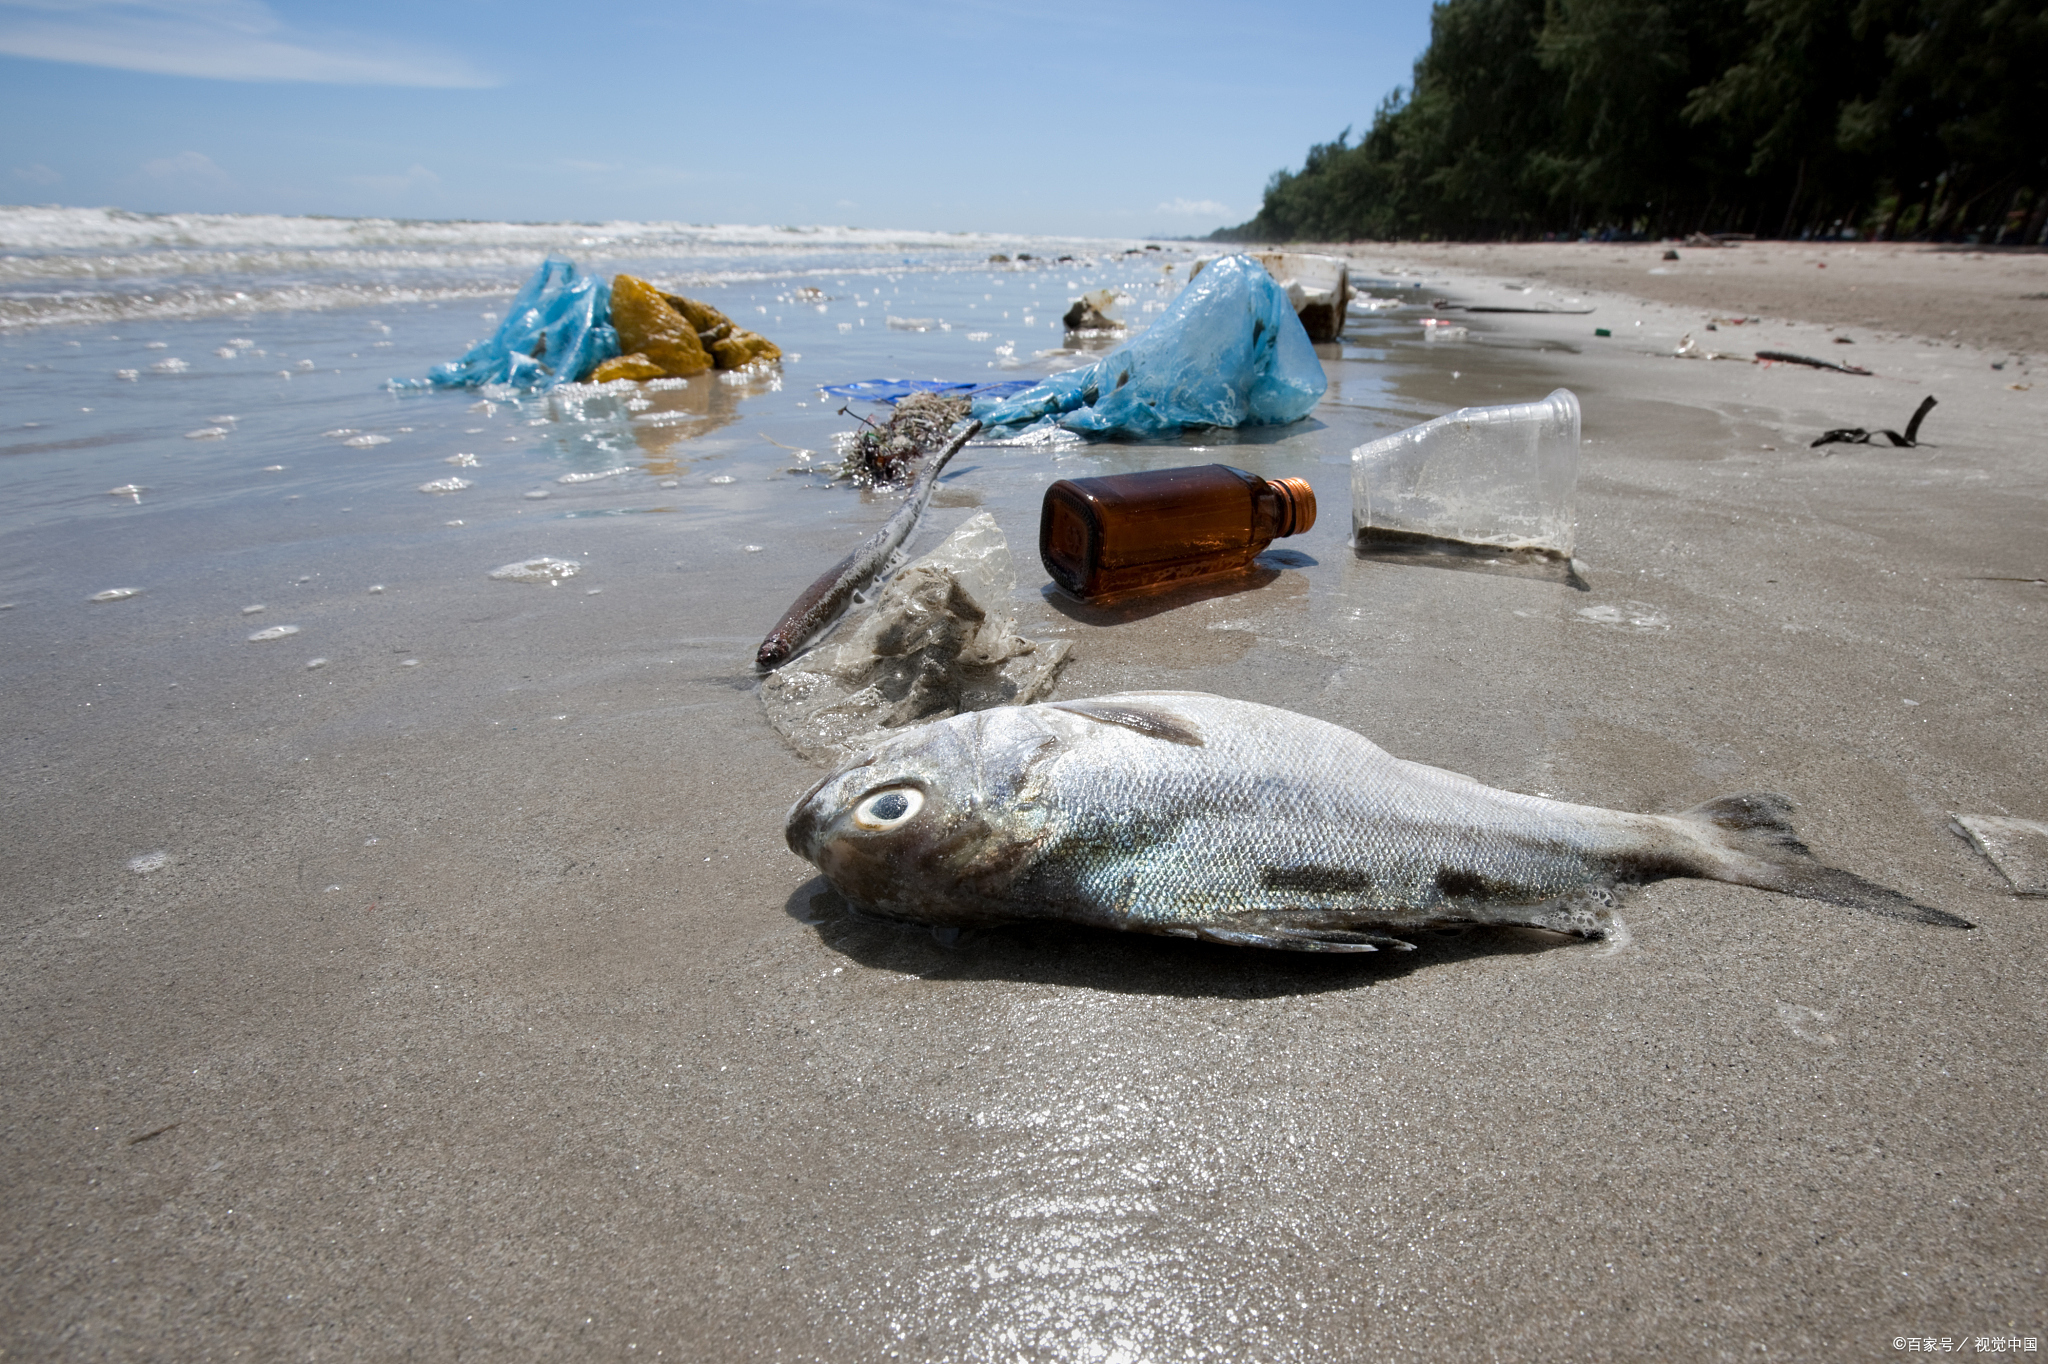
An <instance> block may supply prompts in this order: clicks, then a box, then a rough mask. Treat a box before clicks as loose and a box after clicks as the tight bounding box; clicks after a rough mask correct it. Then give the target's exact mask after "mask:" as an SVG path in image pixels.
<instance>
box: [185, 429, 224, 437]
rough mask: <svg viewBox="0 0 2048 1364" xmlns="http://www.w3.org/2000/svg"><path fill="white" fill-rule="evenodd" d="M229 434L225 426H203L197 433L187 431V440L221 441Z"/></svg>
mask: <svg viewBox="0 0 2048 1364" xmlns="http://www.w3.org/2000/svg"><path fill="white" fill-rule="evenodd" d="M227 434H228V429H227V428H226V427H225V426H202V427H200V428H199V429H198V430H197V431H187V432H186V433H185V439H186V440H221V439H223V438H225V437H226V436H227Z"/></svg>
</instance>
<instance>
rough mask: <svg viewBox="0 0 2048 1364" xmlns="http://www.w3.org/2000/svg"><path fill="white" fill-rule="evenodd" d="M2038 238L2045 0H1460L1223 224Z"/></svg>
mask: <svg viewBox="0 0 2048 1364" xmlns="http://www.w3.org/2000/svg"><path fill="white" fill-rule="evenodd" d="M1695 232H1704V233H1727V234H1745V233H1746V234H1751V235H1755V236H1759V237H1810V236H1846V235H1850V234H1854V235H1856V236H1858V237H1861V238H1865V239H1869V238H1877V239H1918V240H1944V241H1964V240H1976V241H1980V242H1987V243H1990V242H1996V243H2005V244H2013V243H2024V244H2041V243H2043V240H2044V234H2048V0H1441V2H1440V3H1439V4H1438V5H1437V6H1436V9H1435V11H1434V14H1433V15H1432V17H1431V21H1430V42H1429V47H1428V48H1427V50H1425V51H1424V52H1423V54H1422V56H1421V57H1420V58H1419V59H1418V60H1417V61H1416V63H1415V74H1414V79H1413V83H1412V84H1411V86H1410V87H1409V88H1408V89H1407V90H1405V91H1403V90H1396V91H1394V92H1393V93H1392V94H1391V95H1389V96H1388V97H1387V98H1386V100H1385V101H1384V102H1382V103H1381V105H1380V107H1379V110H1378V112H1377V113H1376V114H1375V115H1374V117H1373V120H1372V125H1371V127H1370V128H1369V129H1368V130H1367V132H1366V133H1365V135H1364V136H1363V137H1362V138H1360V139H1358V140H1357V141H1355V142H1354V141H1353V140H1352V138H1351V130H1350V129H1348V128H1347V129H1346V130H1345V131H1344V132H1343V133H1340V134H1339V135H1338V136H1337V138H1336V140H1334V141H1331V142H1325V143H1321V144H1319V145H1317V146H1313V147H1311V148H1309V152H1308V156H1307V159H1306V160H1305V161H1304V162H1303V164H1302V167H1301V169H1300V170H1298V171H1285V170H1283V171H1278V172H1276V173H1275V174H1274V175H1273V178H1272V179H1271V180H1270V181H1269V182H1268V183H1267V185H1266V192H1265V199H1264V202H1263V204H1262V206H1261V207H1260V209H1259V213H1258V216H1256V217H1254V218H1253V219H1252V220H1251V221H1249V222H1247V223H1243V224H1241V225H1239V226H1237V227H1233V228H1224V229H1222V230H1220V231H1219V232H1217V233H1216V234H1214V235H1215V239H1217V240H1224V241H1276V242H1277V241H1301V240H1320V241H1347V240H1357V239H1360V238H1374V239H1382V240H1386V239H1397V238H1407V239H1416V238H1421V239H1432V238H1434V239H1465V240H1471V239H1493V238H1506V239H1529V238H1536V237H1544V236H1551V235H1558V236H1571V237H1577V236H1582V235H1586V234H1589V233H1590V234H1595V235H1602V236H1618V237H1638V236H1650V237H1662V236H1685V235H1689V234H1691V233H1695Z"/></svg>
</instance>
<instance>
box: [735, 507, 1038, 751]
mask: <svg viewBox="0 0 2048 1364" xmlns="http://www.w3.org/2000/svg"><path fill="white" fill-rule="evenodd" d="M1016 585H1017V574H1016V569H1015V567H1014V566H1013V565H1012V563H1011V561H1010V548H1009V544H1008V542H1007V541H1006V540H1005V539H1004V538H1003V532H1002V530H1001V529H1000V528H999V527H998V526H997V525H996V522H995V518H994V517H992V516H990V515H989V514H988V513H987V512H977V513H976V514H975V515H973V516H970V517H968V518H967V520H966V521H964V522H962V523H961V525H960V527H959V529H957V530H955V531H954V532H953V533H952V534H951V535H949V536H947V537H946V541H945V543H944V544H942V545H940V546H939V547H938V548H937V549H935V550H933V551H932V552H931V553H930V554H927V555H926V556H925V557H924V558H922V559H919V560H917V561H916V562H915V563H913V564H911V565H909V566H908V567H907V568H904V569H902V570H901V571H899V572H898V573H897V574H896V576H894V577H893V578H891V579H890V580H889V581H888V584H887V585H886V586H885V587H883V589H882V592H881V595H880V597H879V598H878V599H877V600H876V602H875V604H874V606H873V608H872V609H871V610H869V611H868V612H867V613H866V614H865V615H862V614H860V612H859V608H858V607H856V608H855V615H854V616H852V617H850V618H849V619H848V620H846V621H844V622H842V623H841V625H840V627H839V629H838V631H836V632H835V633H834V635H831V636H828V637H827V638H826V641H825V643H823V644H821V645H819V646H818V647H817V648H815V649H813V650H811V651H810V652H809V653H807V654H804V655H802V656H801V657H799V658H797V659H794V660H793V661H791V662H789V663H786V664H784V665H783V666H782V667H781V668H780V669H778V670H777V671H775V672H773V673H770V674H769V675H768V676H767V677H766V678H765V679H763V681H762V683H761V691H760V697H761V709H762V710H763V711H764V712H765V713H766V714H767V716H768V719H769V722H770V723H772V724H773V725H774V726H775V728H776V729H777V730H779V731H781V733H782V734H783V736H784V737H785V738H787V739H788V740H789V741H790V743H791V744H793V745H794V746H795V747H796V748H797V750H798V751H799V752H801V753H803V754H804V755H805V756H806V757H810V758H819V759H839V758H843V757H845V756H847V755H848V754H850V753H853V752H855V751H856V750H858V749H860V748H862V747H864V746H865V745H867V744H868V743H870V742H872V741H873V740H874V739H875V738H877V737H878V736H879V735H880V734H882V732H884V731H886V730H890V729H895V728H897V727H899V726H902V725H910V724H918V723H921V722H923V721H926V720H939V719H943V718H945V717H946V716H948V715H958V714H961V713H962V712H964V711H973V710H987V709H989V708H990V707H992V706H1022V705H1029V704H1031V703H1032V702H1034V701H1041V700H1043V699H1045V697H1046V696H1047V695H1049V694H1050V693H1051V691H1052V687H1053V683H1054V681H1055V680H1057V678H1058V676H1059V670H1060V668H1061V667H1062V665H1064V664H1065V663H1066V661H1067V650H1068V647H1069V646H1068V644H1067V642H1066V641H1065V640H1057V641H1052V642H1034V641H1032V640H1028V639H1023V638H1021V637H1019V636H1018V634H1017V632H1016V630H1015V629H1014V622H1013V620H1012V617H1011V615H1010V610H1009V600H1010V594H1011V592H1012V591H1014V590H1015V588H1016Z"/></svg>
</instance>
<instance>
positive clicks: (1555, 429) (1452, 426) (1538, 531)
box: [1351, 388, 1579, 560]
mask: <svg viewBox="0 0 2048 1364" xmlns="http://www.w3.org/2000/svg"><path fill="white" fill-rule="evenodd" d="M1578 481H1579V400H1578V398H1577V397H1576V396H1575V395H1574V394H1573V393H1572V391H1571V390H1570V389H1567V388H1560V389H1558V390H1557V391H1556V392H1554V393H1552V394H1551V395H1550V396H1549V397H1547V398H1545V399H1543V400H1542V401H1541V402H1533V403H1509V404H1507V405H1506V406H1503V407H1467V408H1461V409H1460V410H1458V411H1456V412H1452V413H1448V414H1446V415H1445V416H1441V417H1438V418H1437V419H1436V420H1435V421H1430V422H1424V423H1423V424H1422V425H1420V426H1411V427H1409V428H1408V429H1407V430H1406V431H1399V432H1396V433H1395V434H1393V435H1391V436H1385V437H1382V438H1381V439H1379V440H1376V441H1373V442H1372V443H1371V444H1369V445H1361V446H1359V447H1358V448H1357V449H1356V450H1353V451H1352V452H1351V526H1352V532H1353V537H1354V543H1355V544H1356V545H1357V546H1358V547H1359V548H1360V549H1390V550H1404V549H1417V550H1427V549H1430V548H1443V549H1446V550H1455V549H1456V548H1458V547H1460V546H1479V547H1484V548H1487V549H1498V550H1515V551H1532V552H1537V553H1541V554H1545V555H1555V556H1556V557H1557V558H1559V559H1564V560H1569V559H1570V558H1571V555H1572V549H1573V541H1574V537H1575V531H1576V521H1577V514H1576V510H1575V507H1574V502H1573V497H1574V494H1575V492H1576V491H1577V488H1578Z"/></svg>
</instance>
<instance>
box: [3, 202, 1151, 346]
mask: <svg viewBox="0 0 2048 1364" xmlns="http://www.w3.org/2000/svg"><path fill="white" fill-rule="evenodd" d="M1140 244H1141V241H1140V240H1138V239H1132V240H1128V241H1126V240H1104V239H1100V238H1054V237H1030V236H1017V235H1009V236H1004V235H998V234H993V233H974V232H930V231H907V230H883V229H876V228H857V227H764V226H759V225H749V224H699V223H677V222H609V223H504V222H461V221H453V222H450V221H432V220H406V219H397V218H293V217H285V216H283V215H275V214H227V213H216V214H208V213H162V214H156V213H131V212H128V211H126V210H123V209H111V208H34V207H21V206H14V207H0V331H12V330H19V329H21V328H24V327H38V326H51V325H63V324H67V323H94V322H108V321H114V320H132V319H136V318H145V319H146V318H197V317H212V316H226V315H233V314H238V313H260V312H276V311H285V310H294V309H325V308H345V307H359V306H371V305H376V304H380V303H414V302H435V301H439V300H443V299H449V300H454V299H474V298H489V297H493V296H502V295H504V294H508V293H510V292H512V291H513V290H514V289H516V288H517V287H518V285H519V283H520V281H521V280H523V279H524V278H525V277H526V276H527V275H528V274H530V273H531V272H532V270H533V268H534V266H535V265H536V264H538V263H539V261H540V260H541V258H542V257H544V256H546V255H549V254H564V255H569V256H572V257H574V258H575V259H576V260H577V261H578V263H579V264H582V265H584V266H586V267H587V268H590V269H592V270H596V271H599V272H603V271H609V270H615V269H627V270H630V271H632V272H633V273H635V274H645V275H647V276H649V277H650V278H653V279H655V280H657V281H658V282H660V283H662V284H664V285H666V286H668V287H671V288H677V289H689V288H715V287H718V286H722V285H735V284H746V283H762V282H775V281H782V280H793V279H802V278H806V277H817V276H820V275H850V274H859V275H888V274H900V273H902V272H904V271H908V270H915V271H937V272H944V271H950V270H966V269H981V268H985V267H986V264H987V261H988V258H989V256H991V255H993V254H996V253H998V252H1000V253H1003V254H1009V255H1014V254H1016V253H1018V252H1020V251H1029V252H1032V253H1035V254H1037V255H1039V256H1043V257H1047V258H1050V257H1053V256H1055V255H1057V254H1063V253H1072V254H1077V255H1106V254H1111V253H1115V252H1118V251H1125V250H1131V249H1134V248H1136V247H1137V246H1139V245H1140Z"/></svg>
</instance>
